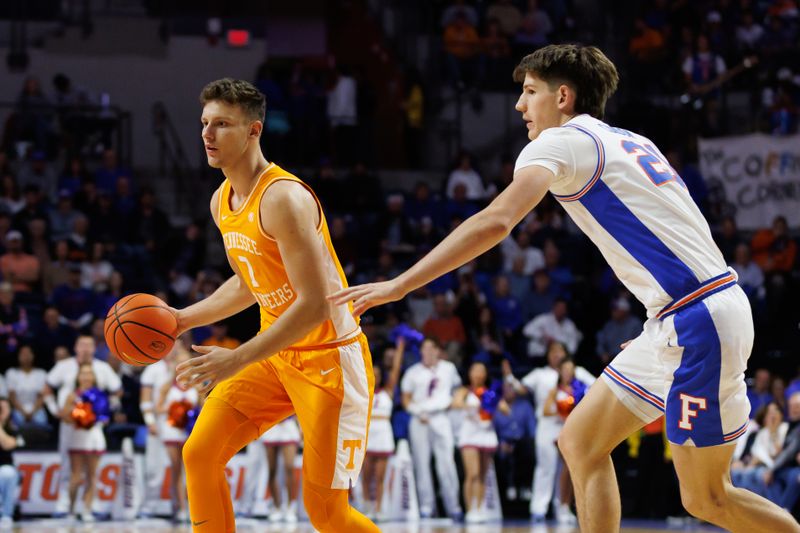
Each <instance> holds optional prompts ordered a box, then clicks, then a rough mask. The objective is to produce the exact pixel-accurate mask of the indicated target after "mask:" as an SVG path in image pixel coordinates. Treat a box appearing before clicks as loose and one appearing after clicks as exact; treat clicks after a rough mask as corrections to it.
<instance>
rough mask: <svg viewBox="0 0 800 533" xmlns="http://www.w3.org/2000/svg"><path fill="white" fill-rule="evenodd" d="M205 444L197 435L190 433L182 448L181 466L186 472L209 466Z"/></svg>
mask: <svg viewBox="0 0 800 533" xmlns="http://www.w3.org/2000/svg"><path fill="white" fill-rule="evenodd" d="M205 448H206V446H205V443H204V442H203V439H202V438H201V435H199V434H198V433H192V434H191V435H190V436H189V438H188V439H187V440H186V444H184V446H183V464H184V466H185V467H186V471H187V472H190V471H194V470H196V469H197V468H198V467H201V468H202V467H203V465H205V464H209V463H210V461H209V457H210V456H209V453H208V450H206V449H205Z"/></svg>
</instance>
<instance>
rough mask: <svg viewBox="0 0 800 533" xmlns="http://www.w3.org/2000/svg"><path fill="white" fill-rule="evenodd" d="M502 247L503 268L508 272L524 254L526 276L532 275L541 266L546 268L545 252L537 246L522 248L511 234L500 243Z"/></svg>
mask: <svg viewBox="0 0 800 533" xmlns="http://www.w3.org/2000/svg"><path fill="white" fill-rule="evenodd" d="M500 249H501V250H502V251H503V270H505V271H506V272H511V271H512V270H513V267H514V261H516V259H517V257H519V256H522V257H523V258H524V260H525V262H524V266H523V267H522V274H524V275H526V276H530V275H531V274H533V273H534V272H536V271H537V270H539V269H540V268H544V254H543V253H542V251H541V250H540V249H538V248H536V247H535V246H527V247H525V248H520V246H519V245H518V244H517V241H516V240H515V239H514V237H512V236H511V235H509V236H508V237H506V238H505V239H503V242H501V243H500Z"/></svg>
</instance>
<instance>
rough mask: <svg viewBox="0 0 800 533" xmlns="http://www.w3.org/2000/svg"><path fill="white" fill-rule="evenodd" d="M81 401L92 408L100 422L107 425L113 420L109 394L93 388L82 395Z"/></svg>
mask: <svg viewBox="0 0 800 533" xmlns="http://www.w3.org/2000/svg"><path fill="white" fill-rule="evenodd" d="M81 400H82V401H84V402H86V403H88V404H89V405H91V406H92V412H93V413H94V415H95V417H96V419H97V421H98V422H100V423H103V424H105V423H106V422H108V421H109V420H111V407H110V406H109V403H108V394H106V393H105V392H103V391H101V390H100V389H98V388H97V387H92V388H91V389H89V390H86V391H84V392H83V394H81Z"/></svg>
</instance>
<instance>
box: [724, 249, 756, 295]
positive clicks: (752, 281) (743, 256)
mask: <svg viewBox="0 0 800 533" xmlns="http://www.w3.org/2000/svg"><path fill="white" fill-rule="evenodd" d="M731 267H732V268H733V269H734V270H735V271H736V273H737V274H738V275H739V279H738V280H737V283H739V286H740V287H741V288H742V290H743V291H744V293H745V294H746V295H747V297H748V298H750V300H756V299H762V298H763V297H764V273H763V272H761V268H760V267H759V266H758V265H757V264H756V263H755V262H754V261H753V260H752V259H751V258H750V247H749V246H748V245H747V244H745V243H741V244H739V245H738V246H737V247H736V253H735V257H734V261H733V263H731Z"/></svg>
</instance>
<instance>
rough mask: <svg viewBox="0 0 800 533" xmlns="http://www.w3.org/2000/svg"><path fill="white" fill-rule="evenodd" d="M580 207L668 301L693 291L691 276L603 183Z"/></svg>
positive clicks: (697, 282)
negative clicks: (648, 276) (648, 275)
mask: <svg viewBox="0 0 800 533" xmlns="http://www.w3.org/2000/svg"><path fill="white" fill-rule="evenodd" d="M581 205H583V206H584V207H585V208H586V209H587V210H588V211H589V213H591V215H592V216H593V217H594V219H595V220H596V221H597V223H598V224H600V226H602V227H603V229H605V230H606V231H607V232H608V233H609V234H610V235H611V236H612V237H613V238H614V239H615V240H616V241H617V242H618V243H619V244H620V246H622V247H623V248H625V250H626V251H627V252H628V253H629V254H631V255H632V256H633V258H634V259H636V261H638V262H639V264H641V265H642V266H643V267H644V268H645V269H647V271H648V272H650V274H651V275H652V276H653V277H654V278H655V280H656V281H657V282H658V284H659V285H660V286H661V288H662V289H664V292H666V293H667V294H668V295H669V296H670V297H671V298H677V297H679V296H682V295H684V294H688V293H690V292H691V291H693V290H695V289H696V288H697V287H698V285H699V281H698V279H697V276H695V275H694V272H692V270H691V269H690V268H689V267H688V266H687V265H686V263H684V262H683V261H681V260H680V259H678V257H677V256H676V255H675V254H674V253H673V252H672V250H670V249H669V248H667V246H666V245H665V244H664V243H663V242H662V241H661V239H659V238H658V237H657V236H656V235H655V234H654V233H653V232H652V231H650V229H649V228H648V227H647V226H645V225H644V224H643V223H642V221H641V220H639V219H638V218H637V217H636V215H634V214H633V213H632V212H631V210H630V209H628V206H626V205H625V204H624V203H622V201H621V200H620V199H619V198H618V197H617V195H616V194H614V192H613V191H612V190H611V189H610V188H609V187H608V185H606V184H605V183H604V182H603V180H598V181H597V183H596V184H595V186H594V187H592V190H591V191H589V193H588V194H586V195H585V196H584V197H583V198H581Z"/></svg>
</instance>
